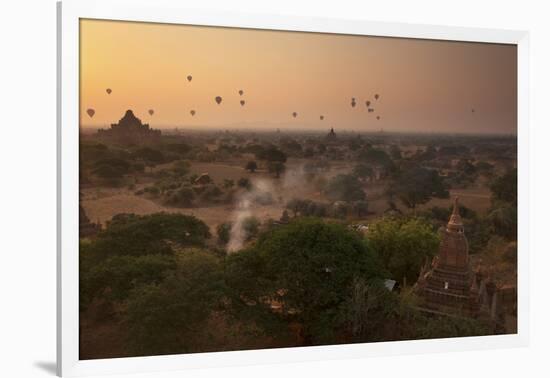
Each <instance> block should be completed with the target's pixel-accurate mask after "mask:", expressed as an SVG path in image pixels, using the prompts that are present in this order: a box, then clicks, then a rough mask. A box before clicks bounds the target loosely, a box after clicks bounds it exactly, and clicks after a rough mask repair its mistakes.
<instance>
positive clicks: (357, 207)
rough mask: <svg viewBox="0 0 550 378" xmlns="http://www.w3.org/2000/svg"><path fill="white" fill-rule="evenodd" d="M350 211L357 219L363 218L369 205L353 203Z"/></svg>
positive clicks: (358, 202)
mask: <svg viewBox="0 0 550 378" xmlns="http://www.w3.org/2000/svg"><path fill="white" fill-rule="evenodd" d="M352 210H353V212H354V213H355V215H356V216H358V217H363V216H365V215H367V214H368V212H369V203H368V202H367V201H355V202H354V203H353V204H352Z"/></svg>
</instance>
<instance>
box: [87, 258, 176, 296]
mask: <svg viewBox="0 0 550 378" xmlns="http://www.w3.org/2000/svg"><path fill="white" fill-rule="evenodd" d="M175 267H176V262H175V259H174V257H173V256H170V255H160V254H151V255H143V256H137V257H134V256H119V255H115V256H112V257H107V258H106V259H105V260H102V261H100V262H98V263H95V264H93V265H90V266H81V269H80V276H79V278H80V285H79V291H80V303H81V305H82V306H83V307H86V306H87V305H88V304H89V303H90V301H91V300H92V299H93V298H95V297H102V298H103V299H106V300H108V301H116V302H121V301H123V300H125V299H127V298H128V296H129V295H130V292H131V290H132V289H133V288H135V287H137V286H139V285H141V284H149V283H152V284H157V283H159V282H161V281H162V280H163V279H164V276H165V274H166V272H168V271H171V270H174V269H175ZM107 289H108V290H107Z"/></svg>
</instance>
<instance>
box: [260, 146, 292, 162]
mask: <svg viewBox="0 0 550 378" xmlns="http://www.w3.org/2000/svg"><path fill="white" fill-rule="evenodd" d="M256 158H257V159H260V160H267V161H268V162H280V163H284V162H286V159H287V157H286V154H285V153H284V152H283V151H281V150H279V149H278V148H277V147H275V146H269V147H267V148H265V149H262V150H260V151H258V153H257V154H256Z"/></svg>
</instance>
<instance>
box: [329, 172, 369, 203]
mask: <svg viewBox="0 0 550 378" xmlns="http://www.w3.org/2000/svg"><path fill="white" fill-rule="evenodd" d="M325 193H326V195H327V197H328V198H329V199H331V200H333V201H350V202H351V201H359V200H364V199H365V192H364V190H363V186H362V185H361V183H360V182H359V180H358V179H357V177H356V176H354V175H343V174H342V175H338V176H336V177H334V178H332V179H331V180H330V181H329V183H328V185H327V187H326V189H325Z"/></svg>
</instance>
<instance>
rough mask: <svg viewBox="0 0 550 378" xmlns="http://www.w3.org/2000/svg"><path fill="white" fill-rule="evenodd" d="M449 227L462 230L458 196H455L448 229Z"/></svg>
mask: <svg viewBox="0 0 550 378" xmlns="http://www.w3.org/2000/svg"><path fill="white" fill-rule="evenodd" d="M449 229H460V230H462V218H461V217H460V212H459V206H458V196H456V197H455V200H454V205H453V212H452V213H451V217H450V218H449V223H447V230H449Z"/></svg>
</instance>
